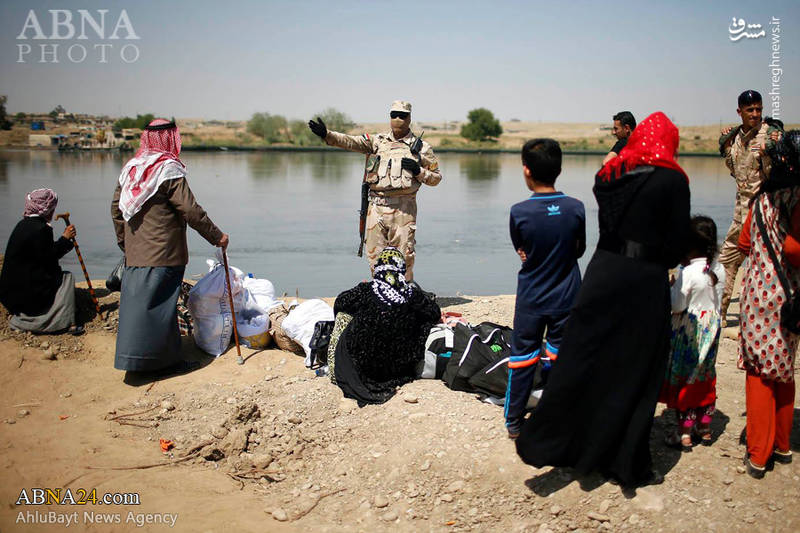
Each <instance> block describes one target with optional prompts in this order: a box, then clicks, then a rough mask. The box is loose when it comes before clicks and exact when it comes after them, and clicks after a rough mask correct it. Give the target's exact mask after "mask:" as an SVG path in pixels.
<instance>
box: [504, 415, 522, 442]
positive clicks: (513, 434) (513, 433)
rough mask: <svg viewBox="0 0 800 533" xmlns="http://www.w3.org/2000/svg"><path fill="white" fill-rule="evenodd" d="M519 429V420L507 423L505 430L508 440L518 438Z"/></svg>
mask: <svg viewBox="0 0 800 533" xmlns="http://www.w3.org/2000/svg"><path fill="white" fill-rule="evenodd" d="M519 428H520V423H519V420H513V421H511V420H509V421H507V422H506V430H507V431H508V438H509V439H511V440H516V439H517V437H519Z"/></svg>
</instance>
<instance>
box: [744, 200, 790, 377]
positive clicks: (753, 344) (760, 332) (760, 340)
mask: <svg viewBox="0 0 800 533" xmlns="http://www.w3.org/2000/svg"><path fill="white" fill-rule="evenodd" d="M799 195H800V189H799V188H797V187H794V188H787V189H780V190H778V191H775V192H772V193H769V194H762V195H760V196H759V197H758V199H757V203H758V207H759V209H760V210H761V214H762V217H763V220H764V226H765V227H766V229H767V234H768V237H769V240H770V243H771V244H772V248H773V250H775V253H776V254H777V255H778V259H779V260H781V266H782V269H783V271H784V273H785V274H786V277H787V278H788V280H789V282H790V283H791V284H792V287H793V288H794V290H795V291H796V290H798V288H800V269H796V268H794V267H792V266H791V265H790V264H789V263H788V261H785V260H784V259H783V257H782V248H783V246H782V243H783V242H784V239H785V238H786V234H787V230H788V228H787V227H786V224H788V222H787V219H788V217H786V216H784V217H779V214H780V213H781V212H782V211H783V212H784V213H791V212H792V211H793V209H794V207H795V204H796V203H797V201H798V196H799ZM754 208H755V204H754ZM750 236H751V247H750V255H749V256H748V264H747V270H746V274H745V276H744V283H743V286H742V296H741V303H740V307H741V330H740V333H739V348H740V349H739V367H740V368H745V369H747V370H748V371H750V372H753V373H755V374H759V375H761V377H763V378H765V379H770V380H774V381H778V382H782V383H793V382H794V359H795V356H796V352H797V339H798V336H797V335H795V334H793V333H791V332H790V331H788V330H785V329H784V328H783V327H781V325H780V309H781V306H782V305H783V303H784V302H785V301H786V293H785V292H784V290H783V286H782V285H781V283H780V280H779V279H778V275H777V274H776V271H775V266H774V265H773V264H772V260H771V259H770V256H769V252H768V251H767V248H766V246H765V245H764V237H763V235H762V234H761V231H760V230H759V228H758V224H757V222H756V216H755V213H753V215H752V216H751V226H750Z"/></svg>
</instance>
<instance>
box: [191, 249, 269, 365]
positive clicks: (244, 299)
mask: <svg viewBox="0 0 800 533" xmlns="http://www.w3.org/2000/svg"><path fill="white" fill-rule="evenodd" d="M206 264H208V266H209V271H208V274H206V275H205V276H203V278H202V279H200V281H198V282H197V284H196V285H195V286H194V287H193V288H192V290H191V291H189V301H188V306H189V312H190V313H191V315H192V318H193V319H194V329H193V331H192V333H193V335H194V340H195V343H196V344H197V346H198V347H199V348H200V349H201V350H203V351H204V352H206V353H208V354H211V355H214V356H219V355H221V354H222V353H223V352H225V350H227V349H228V346H229V345H230V343H231V337H232V335H233V317H232V314H231V310H230V304H229V302H228V289H227V285H226V282H225V267H224V266H223V264H222V251H221V250H217V260H216V261H214V260H212V259H209V260H207V261H206ZM229 275H230V280H231V290H232V292H233V307H234V310H235V311H236V329H237V330H238V332H239V340H240V342H242V343H243V344H245V345H246V346H248V347H250V348H263V347H266V345H267V344H269V339H270V337H269V317H268V315H267V310H266V309H263V308H262V307H261V306H260V305H259V303H258V300H257V298H256V296H254V295H253V294H252V293H251V292H250V290H249V289H248V288H247V286H248V285H255V286H256V287H257V290H258V287H261V288H265V287H266V286H267V284H268V285H269V287H271V286H272V283H270V282H269V281H268V280H255V279H253V280H251V281H250V282H247V283H246V282H245V280H246V279H247V278H245V276H244V273H243V272H242V271H241V270H239V269H238V268H235V267H229ZM256 282H260V283H256ZM263 282H265V283H263ZM273 294H274V289H273ZM261 296H264V294H263V291H262V292H261V293H259V297H261ZM261 301H262V302H264V303H269V301H268V300H266V299H262V300H261Z"/></svg>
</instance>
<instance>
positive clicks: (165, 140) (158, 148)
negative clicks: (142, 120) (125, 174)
mask: <svg viewBox="0 0 800 533" xmlns="http://www.w3.org/2000/svg"><path fill="white" fill-rule="evenodd" d="M170 124H171V123H170V122H169V121H168V120H164V119H163V118H157V119H155V120H154V121H152V122H151V123H150V124H148V125H147V127H145V129H144V131H143V132H142V136H141V138H140V142H139V150H137V151H136V155H135V156H134V157H139V156H141V155H143V154H147V153H153V152H159V153H161V154H162V155H161V157H159V158H158V159H156V160H155V161H154V162H152V163H150V164H149V165H148V166H147V168H145V169H144V173H143V174H142V178H141V179H140V180H139V181H138V182H136V183H133V184H132V187H131V193H132V195H133V196H137V195H138V194H139V192H140V190H141V189H142V188H143V186H144V185H145V184H146V183H147V181H148V180H149V179H150V176H152V175H153V171H154V170H155V169H157V168H158V167H160V166H161V165H162V164H164V162H165V161H167V160H169V159H174V160H176V161H178V162H179V163H181V164H183V162H182V161H181V160H180V158H179V157H178V156H179V155H180V153H181V134H180V133H178V126H175V125H173V126H172V127H165V126H169V125H170ZM153 127H156V128H159V129H149V128H153ZM129 172H130V177H131V179H133V177H134V174H135V173H136V169H135V168H131V169H130V171H129Z"/></svg>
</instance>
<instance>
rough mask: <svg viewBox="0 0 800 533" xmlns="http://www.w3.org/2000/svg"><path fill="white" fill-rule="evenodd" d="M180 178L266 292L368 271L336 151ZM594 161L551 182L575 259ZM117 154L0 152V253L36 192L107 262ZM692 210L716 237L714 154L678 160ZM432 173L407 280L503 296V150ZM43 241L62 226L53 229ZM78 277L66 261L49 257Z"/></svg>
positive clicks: (195, 258) (514, 193)
mask: <svg viewBox="0 0 800 533" xmlns="http://www.w3.org/2000/svg"><path fill="white" fill-rule="evenodd" d="M182 160H183V161H184V163H185V164H186V166H187V167H188V175H189V183H190V185H191V187H192V190H193V191H194V193H195V196H196V197H197V199H198V201H199V202H200V204H201V205H202V206H203V207H204V208H205V209H206V210H207V211H208V213H209V215H210V217H211V219H212V220H214V222H215V223H216V224H217V225H218V226H219V227H220V228H221V229H222V230H223V231H225V232H227V233H229V234H230V236H231V244H230V248H229V253H228V255H229V258H230V262H231V265H233V266H236V267H238V268H241V269H242V270H244V271H245V272H252V273H253V274H254V275H255V276H256V277H261V278H268V279H270V280H271V281H272V282H273V283H274V284H275V287H276V290H277V291H278V292H279V293H282V292H284V291H285V292H288V293H289V294H290V295H294V293H295V290H299V293H300V296H301V297H304V298H312V297H317V296H335V295H336V294H338V293H339V292H340V291H342V290H344V289H347V288H350V287H351V286H353V285H354V284H355V283H357V282H358V281H361V280H362V279H365V278H367V277H368V276H369V269H368V267H367V265H366V260H365V259H362V258H358V257H356V250H357V248H358V208H359V202H360V196H359V195H360V180H361V177H362V171H363V162H364V158H363V156H360V155H359V154H353V153H347V152H263V153H251V152H184V154H182ZM601 160H602V157H601V156H565V158H564V163H563V171H562V174H561V176H560V177H559V179H558V182H557V184H556V185H557V188H558V189H559V190H562V191H564V192H565V193H566V194H569V195H571V196H574V197H576V198H578V199H580V200H582V201H583V202H584V204H585V205H586V213H587V214H586V218H587V225H586V231H587V241H588V242H587V253H586V254H585V256H584V257H583V258H582V259H581V261H580V264H581V268H582V269H583V268H585V266H586V264H587V263H588V261H589V258H590V257H591V254H592V253H593V251H594V247H595V245H596V243H597V204H596V203H595V201H594V197H593V196H592V192H591V189H592V183H593V176H594V174H595V172H596V171H597V169H598V168H599V166H600V162H601ZM124 161H125V157H124V156H120V155H119V154H109V153H65V154H62V153H58V152H51V151H9V150H6V151H0V243H2V244H0V246H2V247H3V248H4V247H5V243H6V242H7V241H8V237H9V235H10V233H11V231H12V229H13V228H14V225H15V224H16V223H17V222H18V221H19V219H20V217H21V215H22V211H23V207H24V200H25V194H26V193H27V192H29V191H31V190H33V189H36V188H39V187H50V188H52V189H54V190H55V191H56V192H57V193H58V195H59V205H58V208H57V212H63V211H69V212H70V213H71V220H72V223H73V224H75V226H76V228H77V230H78V243H79V245H80V248H81V252H82V255H83V258H84V261H85V262H86V266H87V269H88V271H89V273H90V275H91V276H92V278H96V279H97V278H100V279H105V277H106V276H107V275H108V273H109V272H110V271H111V269H112V268H113V267H114V265H115V264H116V263H117V261H118V260H119V258H120V257H121V252H120V251H119V249H118V248H117V246H116V238H115V236H114V230H113V225H112V223H111V218H110V214H109V213H110V205H111V195H112V193H113V190H114V187H115V183H116V180H117V177H118V175H119V171H120V168H121V166H122V164H123V163H124ZM680 163H681V165H683V168H684V169H685V170H686V172H687V173H688V174H689V177H690V179H691V192H692V213H693V214H699V213H702V214H706V215H709V216H711V217H712V218H713V219H714V220H715V221H716V222H717V226H718V232H719V234H720V235H719V236H720V239H722V238H723V237H724V235H725V232H726V231H727V228H728V225H729V224H730V222H731V217H732V214H733V202H734V196H735V192H736V188H735V184H734V182H733V180H732V179H731V177H730V176H729V174H728V172H727V169H726V168H725V165H724V163H723V161H722V159H721V158H717V157H685V158H681V159H680ZM440 165H441V170H442V175H443V176H444V179H443V180H442V182H441V183H440V184H439V185H438V186H437V187H428V186H426V185H423V186H422V189H421V190H420V192H419V195H418V203H419V216H418V220H417V226H418V229H417V262H416V267H415V277H416V279H417V281H418V282H419V283H420V284H421V285H422V286H423V288H425V289H426V290H431V291H434V292H436V293H437V294H441V295H456V294H459V293H461V294H474V295H489V294H513V293H514V292H515V288H516V273H517V270H518V268H519V258H518V257H517V255H516V253H515V252H514V250H513V247H512V246H511V241H510V239H509V236H508V210H509V208H510V206H511V205H512V204H513V203H515V202H517V201H520V200H522V199H524V198H526V197H528V196H529V194H530V192H529V191H528V190H527V188H526V187H525V183H524V179H523V177H522V167H521V164H520V158H519V156H518V155H516V154H483V155H481V154H454V153H444V154H441V155H440ZM54 226H55V228H56V233H57V234H60V233H61V231H63V222H61V221H59V222H57V223H54ZM189 233H190V236H189V251H190V259H189V265H188V266H187V270H186V277H191V276H192V275H196V274H201V273H203V272H206V271H207V267H206V264H205V260H206V259H207V258H210V257H213V253H214V247H212V246H211V245H209V244H208V243H207V242H206V241H205V240H203V239H202V238H200V237H199V236H198V235H197V234H196V233H194V232H192V231H191V230H190V232H189ZM61 264H62V266H63V267H64V268H65V269H68V270H71V271H72V272H73V273H74V274H75V277H76V280H81V279H83V274H82V273H81V269H80V265H79V264H78V261H77V258H76V256H75V254H74V253H70V254H68V255H67V256H65V257H64V258H63V259H62V261H61Z"/></svg>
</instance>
